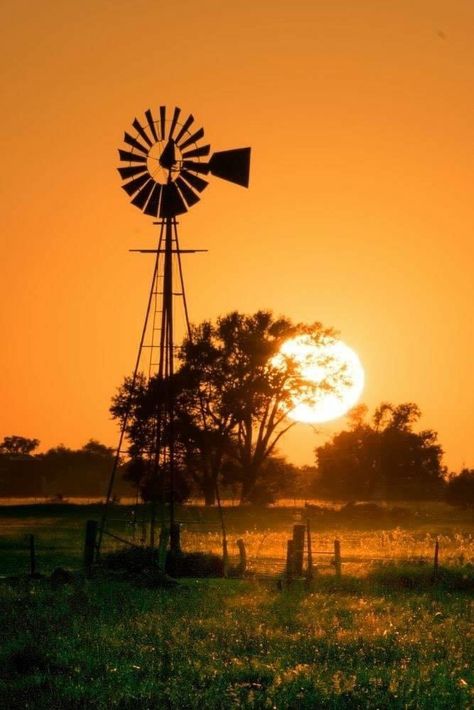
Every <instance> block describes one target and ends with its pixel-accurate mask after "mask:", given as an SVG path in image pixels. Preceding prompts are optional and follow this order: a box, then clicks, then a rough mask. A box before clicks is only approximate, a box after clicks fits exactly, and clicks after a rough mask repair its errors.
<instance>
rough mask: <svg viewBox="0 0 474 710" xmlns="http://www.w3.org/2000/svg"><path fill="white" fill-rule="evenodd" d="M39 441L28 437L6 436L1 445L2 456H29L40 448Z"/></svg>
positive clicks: (0, 452)
mask: <svg viewBox="0 0 474 710" xmlns="http://www.w3.org/2000/svg"><path fill="white" fill-rule="evenodd" d="M39 443H40V442H39V439H28V438H27V437H26V436H18V435H17V434H13V435H12V436H6V437H5V438H4V439H3V441H2V443H1V444H0V454H9V455H23V456H28V455H29V454H31V453H32V452H33V451H34V450H35V449H37V448H38V446H39Z"/></svg>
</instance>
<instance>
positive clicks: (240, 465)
mask: <svg viewBox="0 0 474 710" xmlns="http://www.w3.org/2000/svg"><path fill="white" fill-rule="evenodd" d="M300 333H306V334H308V335H309V336H310V337H311V339H312V340H313V341H314V343H315V344H321V343H323V342H324V341H325V340H327V339H328V338H331V337H333V335H334V333H333V331H332V330H330V329H328V328H324V327H323V326H322V325H321V324H320V323H314V324H312V325H310V326H308V325H302V324H297V325H295V324H293V323H292V322H291V321H290V320H289V319H288V318H275V317H274V316H273V314H272V313H271V312H270V311H257V312H256V313H254V314H252V315H245V314H242V313H238V312H236V311H234V312H232V313H229V314H227V315H224V316H221V317H220V318H218V319H217V320H216V322H214V323H213V322H211V321H204V322H203V323H201V324H199V325H197V326H194V327H193V328H192V332H191V336H190V337H189V338H186V339H185V341H184V343H183V346H182V348H181V351H180V368H179V370H178V372H177V373H176V375H175V377H174V381H173V384H172V386H173V391H174V399H175V417H176V426H175V431H176V432H178V437H177V438H178V441H177V447H178V453H179V452H181V453H180V454H179V457H180V460H181V461H182V463H183V471H184V472H185V474H187V475H190V476H191V477H192V479H193V481H194V483H195V484H196V485H197V486H198V487H199V488H200V490H201V492H203V493H204V495H205V497H206V500H207V502H212V499H213V496H214V493H215V488H216V483H217V481H218V478H219V476H220V475H221V474H222V473H224V472H226V471H227V476H228V477H229V476H230V475H231V476H232V478H233V480H234V481H238V483H239V484H240V486H241V500H242V501H243V502H245V501H252V500H254V499H255V498H261V495H262V494H261V491H259V490H258V486H257V483H258V480H259V477H260V476H261V475H262V472H263V470H264V465H265V462H266V461H267V459H268V458H269V457H271V456H273V455H274V454H275V453H276V447H277V444H278V442H279V441H280V439H281V437H282V436H284V434H285V432H287V431H288V430H289V429H290V428H291V427H292V426H294V423H295V422H292V421H290V420H288V418H287V414H288V412H289V411H290V410H291V409H292V408H293V407H294V397H295V396H298V397H299V399H300V400H303V401H304V398H305V397H306V396H307V397H310V396H315V391H314V390H315V387H311V388H309V387H308V383H307V382H306V381H305V380H304V379H303V378H302V376H301V373H300V370H299V368H298V367H297V363H296V361H295V359H294V358H292V357H291V356H284V357H283V356H281V355H278V358H277V357H276V356H277V354H278V353H279V350H280V347H281V345H282V343H283V342H284V341H285V340H287V339H289V338H291V337H292V336H294V335H296V334H300ZM331 377H332V381H333V379H334V372H332V373H331ZM341 377H342V373H341ZM163 386H164V385H163V383H159V382H158V381H157V380H156V378H155V379H152V380H150V382H149V383H145V381H144V379H141V380H140V381H139V383H138V387H136V388H135V391H134V392H133V393H132V407H131V416H130V418H129V425H128V429H127V434H128V438H129V441H130V454H131V456H132V458H135V459H136V458H139V457H141V456H143V454H144V452H146V450H147V448H148V450H149V448H150V445H151V439H152V436H153V403H154V402H156V399H157V397H159V396H160V391H159V389H160V387H163ZM328 386H329V385H328V382H325V381H322V382H320V383H319V385H318V387H320V388H321V390H325V389H327V387H328ZM130 387H131V381H130V379H127V380H126V381H125V383H124V384H123V385H122V387H121V388H120V390H119V392H118V394H117V395H116V396H115V398H114V399H113V402H112V407H111V411H112V414H113V416H115V417H118V418H123V416H124V413H125V411H126V407H127V402H128V398H129V397H130ZM310 390H311V391H310ZM179 457H178V458H179Z"/></svg>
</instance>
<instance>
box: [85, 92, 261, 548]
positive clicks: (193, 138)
mask: <svg viewBox="0 0 474 710" xmlns="http://www.w3.org/2000/svg"><path fill="white" fill-rule="evenodd" d="M144 116H145V120H139V119H137V118H135V120H134V121H133V123H132V127H133V131H131V132H125V134H124V143H125V144H126V145H125V147H124V148H123V149H120V150H119V156H120V160H121V163H122V165H121V167H119V168H118V171H119V173H120V176H121V178H122V179H123V181H124V184H123V185H122V188H123V189H124V190H125V192H126V193H127V194H128V195H129V196H130V197H131V198H132V199H131V202H132V204H133V205H135V206H136V207H138V208H139V209H141V210H142V211H143V212H144V213H145V214H146V215H150V216H151V217H154V218H158V221H157V222H154V224H158V225H159V226H160V235H159V239H158V246H157V249H137V250H132V251H139V252H145V253H154V254H155V255H156V256H155V266H154V270H153V277H152V280H151V287H150V292H149V297H148V304H147V308H146V313H145V322H144V326H143V330H142V335H141V339H140V344H139V348H138V355H137V360H136V364H135V370H134V374H133V377H132V382H131V389H130V395H129V402H128V404H127V406H126V412H125V416H124V418H123V420H122V427H121V432H120V438H119V444H118V447H117V454H116V457H115V463H114V467H113V471H112V474H111V478H110V482H109V487H108V491H107V499H106V505H105V509H104V514H103V517H102V521H101V525H100V529H99V537H98V543H97V549H98V551H100V546H101V542H102V538H103V535H104V533H107V529H106V525H107V517H108V511H109V505H110V502H111V500H112V496H113V490H114V484H115V479H116V474H117V468H118V465H119V461H120V454H121V453H123V451H122V446H123V443H124V438H125V435H126V430H127V425H128V420H129V417H130V409H131V401H132V397H133V392H134V388H135V387H136V383H137V378H138V375H139V372H140V364H141V361H142V353H143V350H144V349H145V348H147V349H148V350H149V369H148V377H151V375H152V374H153V372H154V370H153V368H156V376H157V380H158V387H157V392H159V393H160V394H159V396H158V401H157V402H156V421H155V431H154V435H153V446H152V449H151V450H150V451H148V452H147V462H148V466H149V467H150V472H151V476H152V478H153V480H154V481H155V482H156V489H157V490H158V489H159V488H160V489H161V490H162V491H163V490H165V488H166V486H165V481H164V478H165V476H166V477H167V478H168V481H166V483H167V484H168V488H169V501H168V502H169V524H170V527H172V525H173V523H174V478H175V438H174V429H173V420H174V397H173V391H172V387H171V385H170V383H171V380H172V376H173V373H174V355H175V345H174V323H173V301H174V298H175V296H180V297H182V299H183V305H184V313H185V319H186V324H187V327H188V331H189V319H188V311H187V303H186V295H185V289H184V281H183V271H182V266H181V254H183V253H193V252H196V251H203V250H197V249H180V247H179V240H178V229H177V221H176V216H177V215H179V214H183V213H185V212H187V210H188V209H189V208H190V207H192V206H193V205H195V204H196V203H197V202H199V200H200V195H201V193H202V192H203V190H204V189H205V188H206V187H207V185H208V181H207V180H206V179H205V178H204V177H203V176H209V175H215V176H217V177H220V178H223V179H224V180H228V181H230V182H233V183H236V184H237V185H242V186H243V187H248V182H249V167H250V148H237V149H234V150H224V151H218V152H215V153H212V154H211V146H210V145H209V144H207V145H201V143H200V142H201V141H202V139H203V137H204V130H203V129H202V128H199V129H197V130H195V127H194V117H193V116H192V115H189V116H187V117H186V118H185V119H184V120H183V121H182V122H181V118H182V113H181V109H179V108H177V107H175V108H173V110H172V111H171V112H168V111H167V109H166V107H165V106H160V107H159V115H157V116H156V117H155V116H154V115H153V113H152V111H151V110H149V109H148V110H147V111H145V114H144ZM209 156H210V157H209ZM173 260H175V261H176V262H177V266H178V269H177V273H178V278H179V289H178V291H177V292H175V291H174V285H173ZM159 296H161V299H160V298H158V297H159ZM157 322H158V323H159V325H158V324H157ZM150 324H151V342H150V343H145V337H146V335H147V332H148V331H149V330H150ZM154 353H156V355H155V357H156V359H155V360H154ZM156 503H157V501H156V499H155V500H154V501H152V512H151V520H150V523H151V524H150V539H149V543H150V546H151V547H154V545H155V528H156ZM161 503H162V504H163V506H164V500H162V501H161Z"/></svg>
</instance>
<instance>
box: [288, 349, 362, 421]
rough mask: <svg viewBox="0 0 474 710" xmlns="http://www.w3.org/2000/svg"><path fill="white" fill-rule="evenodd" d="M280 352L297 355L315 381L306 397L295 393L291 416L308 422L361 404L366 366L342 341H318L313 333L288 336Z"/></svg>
mask: <svg viewBox="0 0 474 710" xmlns="http://www.w3.org/2000/svg"><path fill="white" fill-rule="evenodd" d="M280 353H281V354H282V355H284V356H287V357H290V358H292V359H294V360H295V362H296V363H297V365H298V367H299V371H300V375H301V376H302V378H303V379H304V380H305V381H307V382H308V384H309V385H311V384H314V388H313V389H311V386H310V387H309V388H308V390H307V392H306V393H305V396H304V401H301V400H299V398H298V397H297V396H296V395H295V396H294V397H293V401H294V403H295V407H294V409H292V410H291V411H290V412H289V413H288V416H289V417H290V419H294V420H296V421H298V422H304V423H307V424H316V423H321V422H328V421H331V420H333V419H338V418H339V417H342V416H343V415H344V414H345V413H346V412H348V411H349V409H351V407H353V406H354V405H355V404H357V401H358V400H359V397H360V395H361V393H362V390H363V388H364V370H363V368H362V365H361V362H360V360H359V357H358V355H357V354H356V353H355V352H354V350H352V349H351V348H350V347H349V346H348V345H346V344H345V343H343V342H342V341H340V340H335V339H329V340H327V341H326V342H325V343H322V344H316V343H314V342H313V340H312V339H311V336H309V335H299V336H297V337H296V338H292V339H291V340H287V341H286V342H285V343H284V344H283V345H282V347H281V349H280ZM323 383H325V385H324V386H322V385H323Z"/></svg>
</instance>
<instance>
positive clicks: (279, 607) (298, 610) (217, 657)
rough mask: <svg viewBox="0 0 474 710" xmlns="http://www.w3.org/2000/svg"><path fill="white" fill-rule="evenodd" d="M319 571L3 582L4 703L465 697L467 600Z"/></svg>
mask: <svg viewBox="0 0 474 710" xmlns="http://www.w3.org/2000/svg"><path fill="white" fill-rule="evenodd" d="M320 584H321V585H322V586H321V587H320V588H319V589H318V588H317V587H316V589H315V590H313V591H312V592H308V591H305V590H303V589H298V588H295V589H292V590H290V591H284V592H277V591H276V590H275V588H274V587H273V588H270V587H269V586H264V585H259V584H256V583H251V582H245V581H235V580H234V581H226V580H211V581H187V582H186V583H181V584H180V585H179V587H177V588H176V589H173V590H166V591H165V590H150V589H143V588H137V587H134V586H131V585H130V584H128V583H125V582H109V581H107V582H106V581H97V580H91V581H88V582H85V583H82V584H81V583H79V584H76V585H73V586H65V587H61V588H60V589H56V590H54V589H52V588H51V587H50V585H49V583H47V582H45V581H38V582H29V583H25V582H22V583H19V584H18V585H17V586H11V585H6V584H3V585H2V587H1V589H0V606H1V614H2V618H3V619H4V622H3V628H2V636H3V643H2V649H1V655H0V674H1V678H0V697H2V702H3V707H6V708H23V707H24V708H84V707H94V708H112V707H117V708H132V707H137V706H138V705H139V706H140V707H142V708H201V709H203V708H206V709H207V708H209V709H210V708H232V707H235V708H238V707H248V708H295V709H296V708H319V707H323V708H326V707H327V708H446V709H449V710H451V709H453V708H467V707H472V703H473V702H474V696H473V684H474V674H473V668H472V659H473V650H474V649H473V620H474V614H473V603H472V600H469V599H468V598H467V597H466V596H465V595H464V594H462V593H461V594H460V593H456V594H454V593H451V592H449V591H446V590H442V591H441V590H439V591H437V590H432V591H429V592H424V593H417V592H412V591H392V592H388V591H382V590H377V588H375V587H373V586H372V587H368V586H367V585H366V584H363V583H362V582H361V581H357V580H354V579H353V580H350V579H347V580H345V581H344V580H343V581H342V588H339V589H336V587H335V583H334V581H333V580H329V579H328V578H326V579H324V580H322V581H321V583H320Z"/></svg>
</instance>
